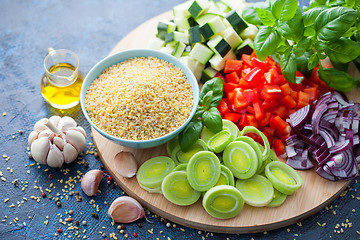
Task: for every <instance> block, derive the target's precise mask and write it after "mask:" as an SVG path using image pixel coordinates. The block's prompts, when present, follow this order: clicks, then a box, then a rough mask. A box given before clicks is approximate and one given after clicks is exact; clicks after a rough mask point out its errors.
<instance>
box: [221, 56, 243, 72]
mask: <svg viewBox="0 0 360 240" xmlns="http://www.w3.org/2000/svg"><path fill="white" fill-rule="evenodd" d="M242 66H243V62H242V61H241V60H232V59H228V60H225V66H224V73H231V72H236V73H241V69H242Z"/></svg>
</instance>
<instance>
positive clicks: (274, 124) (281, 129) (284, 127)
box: [270, 116, 291, 136]
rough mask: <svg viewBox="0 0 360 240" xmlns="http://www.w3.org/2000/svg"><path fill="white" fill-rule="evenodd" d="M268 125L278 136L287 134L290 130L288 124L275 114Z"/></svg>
mask: <svg viewBox="0 0 360 240" xmlns="http://www.w3.org/2000/svg"><path fill="white" fill-rule="evenodd" d="M270 127H271V128H273V129H275V132H276V133H277V134H279V135H280V136H282V135H286V134H289V133H290V131H291V127H290V125H289V124H288V123H287V122H285V121H284V120H283V119H282V118H281V117H280V116H275V117H274V118H273V119H271V120H270Z"/></svg>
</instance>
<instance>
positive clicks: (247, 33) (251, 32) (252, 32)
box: [240, 24, 258, 41]
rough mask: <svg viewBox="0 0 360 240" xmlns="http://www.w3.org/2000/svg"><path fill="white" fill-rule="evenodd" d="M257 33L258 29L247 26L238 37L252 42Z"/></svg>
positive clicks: (250, 25) (253, 26)
mask: <svg viewBox="0 0 360 240" xmlns="http://www.w3.org/2000/svg"><path fill="white" fill-rule="evenodd" d="M257 32H258V28H257V27H256V26H255V25H252V24H249V26H248V27H247V28H246V29H245V30H244V31H242V33H240V37H241V38H242V39H247V38H250V39H251V40H253V41H254V39H255V36H256V34H257Z"/></svg>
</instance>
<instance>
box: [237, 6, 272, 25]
mask: <svg viewBox="0 0 360 240" xmlns="http://www.w3.org/2000/svg"><path fill="white" fill-rule="evenodd" d="M256 8H261V9H269V8H270V6H269V3H268V2H257V3H254V4H249V5H248V6H246V7H245V8H244V10H243V11H242V13H241V16H242V18H243V19H244V20H245V21H246V22H248V23H251V24H253V25H261V24H262V23H261V20H260V18H259V16H258V14H257V12H256Z"/></svg>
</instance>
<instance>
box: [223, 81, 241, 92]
mask: <svg viewBox="0 0 360 240" xmlns="http://www.w3.org/2000/svg"><path fill="white" fill-rule="evenodd" d="M237 87H238V84H235V83H224V85H223V91H224V92H225V93H226V94H227V93H229V92H232V91H234V89H235V88H237Z"/></svg>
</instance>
